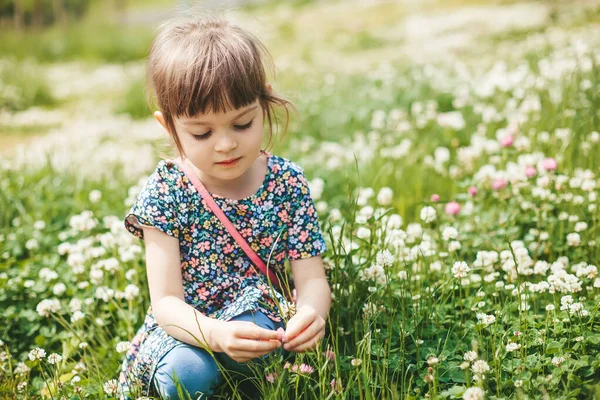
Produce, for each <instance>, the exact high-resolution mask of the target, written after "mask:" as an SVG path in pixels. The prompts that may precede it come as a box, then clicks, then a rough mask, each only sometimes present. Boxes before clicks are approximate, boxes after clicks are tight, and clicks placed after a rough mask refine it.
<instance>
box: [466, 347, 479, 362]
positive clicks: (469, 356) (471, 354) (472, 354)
mask: <svg viewBox="0 0 600 400" xmlns="http://www.w3.org/2000/svg"><path fill="white" fill-rule="evenodd" d="M464 360H465V361H471V362H473V361H475V360H477V352H476V351H472V350H471V351H467V352H466V353H465V355H464Z"/></svg>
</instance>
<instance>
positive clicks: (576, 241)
mask: <svg viewBox="0 0 600 400" xmlns="http://www.w3.org/2000/svg"><path fill="white" fill-rule="evenodd" d="M567 244H568V245H569V246H571V247H576V246H579V245H580V244H581V236H579V233H576V232H573V233H569V234H568V235H567Z"/></svg>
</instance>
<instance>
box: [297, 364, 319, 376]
mask: <svg viewBox="0 0 600 400" xmlns="http://www.w3.org/2000/svg"><path fill="white" fill-rule="evenodd" d="M314 371H315V369H314V368H313V367H311V366H310V365H308V364H300V373H301V374H311V373H313V372H314Z"/></svg>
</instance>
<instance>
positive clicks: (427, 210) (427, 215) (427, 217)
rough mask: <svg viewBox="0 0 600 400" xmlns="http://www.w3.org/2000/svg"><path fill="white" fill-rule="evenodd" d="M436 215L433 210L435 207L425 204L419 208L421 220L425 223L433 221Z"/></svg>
mask: <svg viewBox="0 0 600 400" xmlns="http://www.w3.org/2000/svg"><path fill="white" fill-rule="evenodd" d="M436 217H437V213H436V211H435V208H433V207H431V206H425V207H423V208H422V209H421V221H423V222H425V223H426V224H429V223H431V222H433V221H435V220H436Z"/></svg>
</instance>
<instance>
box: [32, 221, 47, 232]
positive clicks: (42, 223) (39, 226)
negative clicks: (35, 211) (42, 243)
mask: <svg viewBox="0 0 600 400" xmlns="http://www.w3.org/2000/svg"><path fill="white" fill-rule="evenodd" d="M45 227H46V222H45V221H42V220H39V221H35V223H34V224H33V229H35V230H36V231H41V230H43V229H44V228H45Z"/></svg>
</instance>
